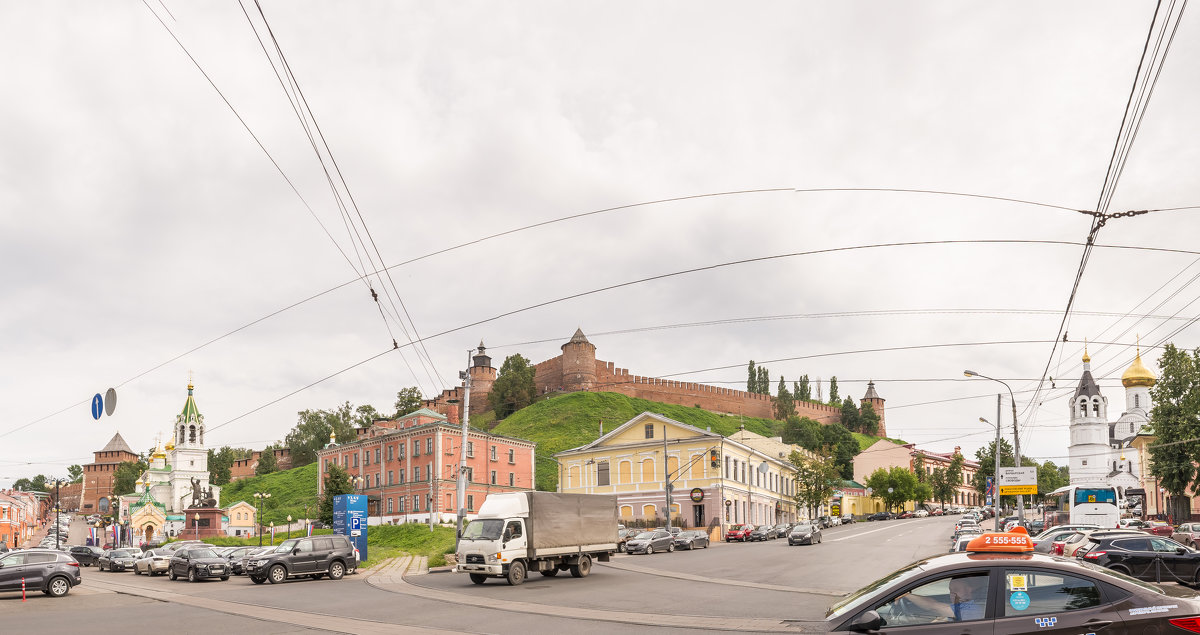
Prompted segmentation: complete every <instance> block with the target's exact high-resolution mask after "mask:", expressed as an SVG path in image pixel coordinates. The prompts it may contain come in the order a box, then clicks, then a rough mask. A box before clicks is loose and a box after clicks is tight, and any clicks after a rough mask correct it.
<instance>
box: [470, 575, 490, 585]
mask: <svg viewBox="0 0 1200 635" xmlns="http://www.w3.org/2000/svg"><path fill="white" fill-rule="evenodd" d="M470 576H471V582H474V583H475V584H483V583H484V582H487V576H486V575H483V574H482V573H472V574H470Z"/></svg>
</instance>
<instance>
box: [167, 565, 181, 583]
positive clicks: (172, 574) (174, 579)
mask: <svg viewBox="0 0 1200 635" xmlns="http://www.w3.org/2000/svg"><path fill="white" fill-rule="evenodd" d="M167 575H168V576H169V577H170V578H171V581H172V582H174V581H176V580H178V579H179V576H178V575H176V574H175V567H171V572H170V573H168V574H167Z"/></svg>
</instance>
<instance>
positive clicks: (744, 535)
mask: <svg viewBox="0 0 1200 635" xmlns="http://www.w3.org/2000/svg"><path fill="white" fill-rule="evenodd" d="M752 531H754V527H751V526H750V525H730V526H729V531H726V532H725V542H733V541H735V540H740V541H742V542H746V541H747V540H749V539H750V532H752Z"/></svg>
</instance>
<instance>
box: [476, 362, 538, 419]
mask: <svg viewBox="0 0 1200 635" xmlns="http://www.w3.org/2000/svg"><path fill="white" fill-rule="evenodd" d="M536 372H537V368H535V367H534V366H531V365H530V364H529V360H527V359H525V357H523V356H522V355H519V354H518V355H509V356H508V357H506V358H504V364H502V365H501V366H500V372H499V373H498V374H497V375H496V381H495V382H494V383H493V384H492V392H490V393H488V404H489V405H491V407H492V410H493V411H495V413H496V418H497V419H503V418H505V417H507V416H508V415H510V414H512V413H514V412H516V411H518V410H520V409H521V408H524V407H525V406H528V405H529V404H531V403H533V398H534V397H535V396H536V394H537V388H536V387H535V386H534V381H533V380H534V373H536Z"/></svg>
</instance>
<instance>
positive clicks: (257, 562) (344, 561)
mask: <svg viewBox="0 0 1200 635" xmlns="http://www.w3.org/2000/svg"><path fill="white" fill-rule="evenodd" d="M354 566H356V564H355V557H354V545H352V544H351V543H350V539H349V538H347V537H346V536H341V535H336V534H335V535H328V536H309V537H306V538H292V539H290V540H285V541H283V542H282V543H280V544H279V546H278V547H276V548H275V550H274V551H270V552H267V553H265V554H262V555H257V556H254V557H253V558H251V559H248V560H247V561H246V575H248V576H250V581H251V582H253V583H255V584H262V583H263V582H266V581H268V580H269V581H270V582H271V584H279V583H281V582H283V581H285V580H287V579H288V578H299V577H309V578H313V579H320V578H322V577H324V576H326V575H328V576H329V579H330V580H341V579H342V577H343V576H345V575H346V571H348V570H349V569H350V568H351V567H354Z"/></svg>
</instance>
